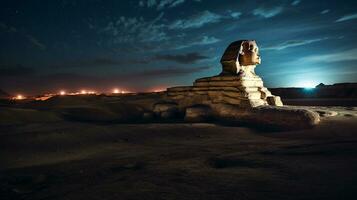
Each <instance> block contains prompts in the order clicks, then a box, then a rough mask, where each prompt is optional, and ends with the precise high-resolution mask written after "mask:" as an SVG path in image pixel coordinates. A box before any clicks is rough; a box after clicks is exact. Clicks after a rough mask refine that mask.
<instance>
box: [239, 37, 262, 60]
mask: <svg viewBox="0 0 357 200" xmlns="http://www.w3.org/2000/svg"><path fill="white" fill-rule="evenodd" d="M238 59H239V64H240V65H241V66H248V65H258V64H260V62H261V60H260V55H259V48H258V46H257V43H256V42H255V40H249V41H244V42H242V44H241V49H240V52H239V58H238Z"/></svg>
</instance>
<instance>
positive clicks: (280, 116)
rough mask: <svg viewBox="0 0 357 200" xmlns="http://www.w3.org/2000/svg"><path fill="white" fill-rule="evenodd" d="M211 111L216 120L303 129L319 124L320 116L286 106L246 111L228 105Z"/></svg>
mask: <svg viewBox="0 0 357 200" xmlns="http://www.w3.org/2000/svg"><path fill="white" fill-rule="evenodd" d="M212 109H213V112H214V115H215V117H217V118H220V119H224V120H228V121H231V122H237V123H248V124H253V125H257V124H260V125H262V126H273V127H279V128H291V129H305V128H311V127H313V126H315V125H317V124H318V123H319V122H320V116H319V114H318V113H316V112H313V111H311V110H307V109H298V108H291V107H287V106H285V107H277V106H259V107H255V108H249V109H246V108H240V107H238V106H235V105H229V104H215V105H213V106H212Z"/></svg>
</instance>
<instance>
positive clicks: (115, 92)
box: [112, 88, 129, 94]
mask: <svg viewBox="0 0 357 200" xmlns="http://www.w3.org/2000/svg"><path fill="white" fill-rule="evenodd" d="M112 93H113V94H126V93H129V92H128V91H125V90H121V89H118V88H115V89H113V92H112Z"/></svg>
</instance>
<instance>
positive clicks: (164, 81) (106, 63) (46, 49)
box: [0, 0, 357, 94]
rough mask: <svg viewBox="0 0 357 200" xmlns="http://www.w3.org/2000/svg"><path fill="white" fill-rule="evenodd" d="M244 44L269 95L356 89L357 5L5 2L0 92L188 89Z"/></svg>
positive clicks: (271, 0) (268, 0) (193, 0)
mask: <svg viewBox="0 0 357 200" xmlns="http://www.w3.org/2000/svg"><path fill="white" fill-rule="evenodd" d="M239 39H255V40H256V41H257V43H258V45H259V47H260V55H261V57H262V64H261V65H259V66H258V67H257V69H256V72H257V74H258V75H260V76H261V77H262V78H263V80H264V83H265V85H266V86H268V87H308V86H312V85H317V84H319V83H321V82H322V83H325V84H333V83H338V82H357V1H355V0H345V1H341V0H339V1H337V0H321V1H308V0H284V1H283V0H261V1H258V0H219V1H216V0H125V1H124V0H51V1H42V0H2V1H1V6H0V43H1V45H0V89H3V90H5V91H7V92H9V93H19V92H21V93H24V94H38V93H44V92H56V91H58V90H60V89H66V90H68V91H76V90H80V89H93V90H97V91H103V92H106V91H110V90H112V88H114V87H116V88H123V89H126V90H129V91H152V90H158V89H162V88H166V87H171V86H179V85H191V84H192V82H193V81H194V80H195V79H196V78H199V77H206V76H213V75H216V74H218V73H220V71H221V65H220V63H219V60H220V58H221V56H222V54H223V52H224V50H225V48H226V47H227V46H228V45H229V44H230V43H231V42H233V41H235V40H239Z"/></svg>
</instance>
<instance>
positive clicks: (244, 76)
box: [167, 40, 283, 108]
mask: <svg viewBox="0 0 357 200" xmlns="http://www.w3.org/2000/svg"><path fill="white" fill-rule="evenodd" d="M260 63H261V59H260V55H259V48H258V46H257V43H256V42H255V41H254V40H239V41H236V42H233V43H231V44H230V45H229V46H228V47H227V49H226V50H225V52H224V54H223V56H222V58H221V64H222V72H221V73H220V74H219V75H217V76H212V77H205V78H199V79H197V80H196V81H195V82H194V83H193V86H183V87H173V88H168V89H167V97H168V98H169V99H170V100H173V101H175V102H177V103H178V105H179V107H187V106H192V105H195V104H208V105H210V104H218V103H228V104H233V105H238V106H239V107H242V108H252V107H257V106H262V105H273V106H282V105H283V103H282V102H281V99H280V97H278V96H274V95H272V94H271V92H270V91H269V90H268V89H267V88H266V87H264V84H263V80H262V79H261V78H260V77H259V76H258V75H257V74H256V73H255V71H254V70H255V67H256V65H257V64H260Z"/></svg>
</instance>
